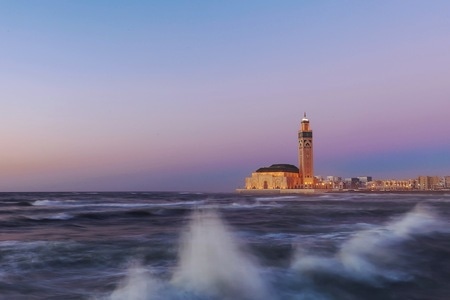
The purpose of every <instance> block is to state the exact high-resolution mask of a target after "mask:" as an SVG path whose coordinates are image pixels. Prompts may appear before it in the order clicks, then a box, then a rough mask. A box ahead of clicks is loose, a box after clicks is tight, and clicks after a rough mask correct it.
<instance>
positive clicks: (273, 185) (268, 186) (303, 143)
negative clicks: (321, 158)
mask: <svg viewBox="0 0 450 300" xmlns="http://www.w3.org/2000/svg"><path fill="white" fill-rule="evenodd" d="M313 163H314V160H313V134H312V129H311V127H310V125H309V120H308V119H307V118H306V113H305V114H304V116H303V119H302V121H301V124H300V129H299V131H298V164H299V167H298V168H297V167H296V166H294V165H290V164H275V165H271V166H270V167H262V168H259V169H258V170H256V171H255V172H253V173H252V175H251V176H250V177H247V178H245V189H239V190H238V192H246V191H247V192H250V191H258V190H272V191H275V190H278V191H280V192H282V191H284V190H290V191H286V192H295V191H294V190H298V191H307V190H311V191H312V189H314V184H315V179H314V172H313V170H314V168H313V167H314V164H313Z"/></svg>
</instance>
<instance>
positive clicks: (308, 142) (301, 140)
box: [298, 113, 315, 189]
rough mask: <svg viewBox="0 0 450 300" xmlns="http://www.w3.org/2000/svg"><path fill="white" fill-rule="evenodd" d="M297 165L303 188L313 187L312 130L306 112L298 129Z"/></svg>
mask: <svg viewBox="0 0 450 300" xmlns="http://www.w3.org/2000/svg"><path fill="white" fill-rule="evenodd" d="M298 165H299V168H300V174H301V177H302V179H303V188H307V189H308V188H309V189H311V188H314V183H315V180H314V160H313V132H312V129H311V127H310V126H309V120H308V119H307V118H306V113H305V114H304V116H303V119H302V122H301V124H300V130H299V131H298Z"/></svg>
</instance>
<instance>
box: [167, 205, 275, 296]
mask: <svg viewBox="0 0 450 300" xmlns="http://www.w3.org/2000/svg"><path fill="white" fill-rule="evenodd" d="M172 282H173V284H174V285H175V286H178V287H180V288H182V289H186V290H188V291H193V292H196V293H200V294H202V295H205V296H207V297H210V296H211V297H215V296H220V297H221V298H222V299H223V298H226V299H228V298H230V299H233V298H238V299H265V298H267V296H268V293H267V289H266V287H265V284H264V282H263V280H262V278H261V276H260V274H259V270H258V267H257V265H256V263H255V261H254V259H253V258H252V257H250V256H249V255H247V254H245V253H244V252H243V251H242V250H241V248H240V247H239V245H238V243H237V242H236V240H235V239H234V238H233V235H232V234H231V232H230V230H229V229H228V228H227V226H226V225H225V224H223V223H222V221H221V220H220V218H219V216H218V215H217V213H215V212H214V211H212V210H206V211H205V210H203V211H195V212H194V213H193V214H192V217H191V221H190V225H189V230H188V231H187V232H186V233H185V234H184V235H183V240H182V245H181V248H180V254H179V263H178V268H177V270H176V272H175V274H174V276H173V279H172Z"/></svg>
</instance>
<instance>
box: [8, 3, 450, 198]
mask: <svg viewBox="0 0 450 300" xmlns="http://www.w3.org/2000/svg"><path fill="white" fill-rule="evenodd" d="M0 103H1V110H0V115H1V118H0V122H1V126H0V139H1V140H0V141H1V150H0V191H58V190H63V191H86V190H91V191H92V190H97V191H109V190H111V191H115V190H136V191H137V190H175V191H233V190H234V188H236V187H239V186H243V184H244V177H246V176H249V175H250V173H251V172H252V171H254V170H255V169H257V168H259V167H261V166H268V165H270V164H273V163H291V164H296V165H297V130H298V128H299V123H300V121H301V118H302V116H303V112H305V111H306V112H307V114H308V118H309V119H310V121H311V127H312V129H313V130H314V137H315V145H314V147H315V174H317V175H323V176H326V175H335V176H343V177H350V176H367V175H369V176H370V175H372V176H374V177H376V178H408V177H416V176H418V175H450V1H437V0H436V1H435V0H432V1H409V0H408V1H406V0H405V1H345V0H343V1H312V0H311V1H261V0H259V1H162V0H161V1H111V0H108V1H106V0H105V1H94V0H77V1H75V0H73V1H61V0H54V1H45V0H40V1H21V0H0Z"/></svg>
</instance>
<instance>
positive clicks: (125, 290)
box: [109, 263, 163, 300]
mask: <svg viewBox="0 0 450 300" xmlns="http://www.w3.org/2000/svg"><path fill="white" fill-rule="evenodd" d="M161 286H162V283H161V282H160V281H159V280H157V279H156V278H154V277H153V276H152V275H151V274H150V272H149V271H148V270H147V269H145V268H144V267H142V266H141V265H140V264H138V263H133V264H132V265H130V267H129V268H128V270H127V275H126V277H125V278H124V279H123V280H122V281H121V282H120V283H119V285H118V287H117V288H116V289H115V290H114V291H113V292H112V294H111V295H110V296H109V299H110V300H124V299H130V300H150V299H151V300H156V299H161V300H162V299H163V298H160V297H159V296H158V290H159V289H160V288H161Z"/></svg>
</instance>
